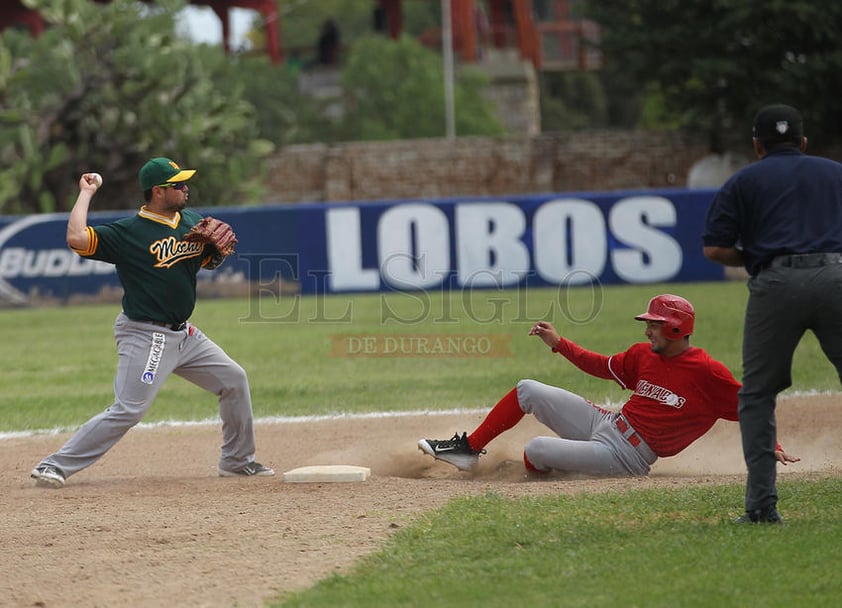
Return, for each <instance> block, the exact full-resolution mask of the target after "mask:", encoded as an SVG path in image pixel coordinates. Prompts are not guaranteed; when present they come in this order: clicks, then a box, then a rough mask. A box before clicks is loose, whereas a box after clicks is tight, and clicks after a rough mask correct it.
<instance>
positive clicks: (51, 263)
mask: <svg viewBox="0 0 842 608" xmlns="http://www.w3.org/2000/svg"><path fill="white" fill-rule="evenodd" d="M713 193H714V191H712V190H646V191H633V192H614V193H575V194H547V195H540V196H510V197H499V198H493V199H492V198H469V197H464V198H454V199H437V200H430V201H425V200H413V201H405V200H402V201H379V202H364V203H331V204H295V205H267V206H261V207H247V208H213V209H198V211H200V212H202V213H205V214H212V215H214V217H218V218H220V219H222V220H223V221H226V222H228V223H230V224H231V225H232V227H233V228H234V230H235V232H236V233H237V237H238V239H239V243H238V245H237V253H236V254H235V255H234V256H232V258H230V259H229V260H228V261H226V263H225V264H224V265H223V266H222V267H221V268H220V269H219V270H217V271H214V272H210V271H202V272H201V273H200V275H199V280H200V282H201V281H205V282H213V281H229V282H231V281H237V280H239V281H242V282H245V283H248V284H251V285H256V286H258V287H259V286H260V285H270V284H276V283H278V282H279V281H281V282H285V283H286V284H289V285H294V286H295V289H296V290H297V291H299V292H301V293H304V294H326V293H350V292H357V293H359V292H378V291H416V290H440V289H466V288H479V289H485V288H487V289H504V288H509V287H515V286H519V285H527V286H557V285H570V286H576V285H587V284H592V283H595V282H599V283H604V284H617V283H633V284H644V283H661V282H692V281H711V280H721V279H722V278H723V277H724V274H723V271H722V268H721V267H720V266H718V265H716V264H713V263H711V262H709V261H707V260H706V259H705V258H704V257H703V255H702V242H701V231H702V226H703V224H704V218H705V213H706V211H707V207H708V204H709V202H710V200H711V198H712V196H713ZM129 213H130V212H129V211H122V212H95V213H91V214H90V215H89V218H88V221H89V224H91V225H96V224H100V223H105V222H110V221H114V220H116V219H119V218H121V217H125V216H126V215H128V214H129ZM67 217H68V216H67V214H46V215H32V216H23V217H0V301H2V302H5V303H11V304H26V303H28V302H30V301H32V300H33V299H35V298H37V297H44V298H53V299H57V300H60V301H67V300H69V299H71V298H73V297H74V296H83V295H93V294H97V293H102V292H103V291H108V290H109V289H111V290H113V289H119V282H118V280H117V275H116V273H115V272H114V268H113V266H111V265H109V264H105V263H102V262H96V261H93V260H87V259H83V258H80V257H79V256H77V255H76V254H75V253H73V252H71V251H70V250H68V249H67V247H66V245H65V243H64V233H65V228H66V224H67Z"/></svg>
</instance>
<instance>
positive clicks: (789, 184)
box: [702, 105, 842, 524]
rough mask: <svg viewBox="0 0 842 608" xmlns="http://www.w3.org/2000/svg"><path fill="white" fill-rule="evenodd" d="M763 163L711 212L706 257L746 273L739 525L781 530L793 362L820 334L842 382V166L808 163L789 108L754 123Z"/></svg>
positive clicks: (766, 111)
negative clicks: (808, 334)
mask: <svg viewBox="0 0 842 608" xmlns="http://www.w3.org/2000/svg"><path fill="white" fill-rule="evenodd" d="M753 142H754V151H755V153H756V154H757V158H758V159H759V161H758V162H755V163H752V164H750V165H748V166H746V167H743V168H742V169H740V170H739V171H737V172H736V173H735V174H734V175H733V176H732V177H731V178H730V179H729V180H728V181H727V182H726V183H725V184H724V185H723V186H722V188H721V190H720V191H719V192H718V193H717V194H716V196H715V198H714V199H713V202H712V203H711V206H710V209H708V214H707V220H706V223H705V229H704V233H703V235H702V240H703V243H704V255H705V257H707V258H708V259H710V260H712V261H714V262H718V263H720V264H724V265H726V266H745V268H746V270H747V271H748V273H749V275H751V276H750V278H749V281H748V290H749V299H748V305H747V307H746V315H745V326H744V331H743V386H742V389H740V392H739V418H740V432H741V434H742V442H743V454H744V456H745V461H746V467H747V469H748V479H747V483H746V498H745V507H746V512H745V514H744V515H743V516H742V517H740V518H739V519H738V520H737V521H738V522H739V523H749V522H750V523H772V524H779V523H781V516H780V514H779V513H778V510H777V502H778V493H777V488H776V486H775V478H776V462H777V461H776V459H775V440H776V429H775V402H776V398H777V395H778V393H780V392H781V391H782V390H784V389H786V388H788V387H789V386H791V385H792V377H791V373H792V356H793V353H794V352H795V348H796V346H798V343H799V341H800V340H801V337H802V336H803V335H804V332H805V331H806V330H808V329H809V330H812V331H813V333H814V334H815V335H816V337H817V338H818V340H819V343H820V344H821V348H822V350H823V351H824V354H825V356H827V358H828V359H829V360H830V362H831V363H833V365H834V366H835V367H836V371H837V372H838V373H839V376H840V380H842V293H840V290H842V164H839V163H837V162H834V161H831V160H829V159H826V158H820V157H816V156H807V155H806V154H805V153H804V152H805V150H806V149H807V138H806V137H804V132H803V121H802V118H801V114H800V113H799V112H798V110H796V109H795V108H793V107H791V106H787V105H770V106H765V107H763V108H761V109H760V111H759V112H758V113H757V115H756V117H755V119H754V129H753Z"/></svg>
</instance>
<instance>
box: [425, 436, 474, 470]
mask: <svg viewBox="0 0 842 608" xmlns="http://www.w3.org/2000/svg"><path fill="white" fill-rule="evenodd" d="M418 449H419V450H421V451H422V452H424V453H425V454H428V455H429V456H432V457H433V458H435V459H436V460H441V461H443V462H446V463H448V464H452V465H453V466H454V467H456V468H457V469H459V470H461V471H470V470H471V469H473V468H474V466H476V464H477V462H478V461H479V456H480V454H485V450H474V449H473V448H471V446H470V444H469V443H468V434H467V433H462V435H461V436H460V435H459V433H456V434H455V435H453V437H452V438H450V439H444V440H442V439H420V440H419V441H418Z"/></svg>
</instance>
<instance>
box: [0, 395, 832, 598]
mask: <svg viewBox="0 0 842 608" xmlns="http://www.w3.org/2000/svg"><path fill="white" fill-rule="evenodd" d="M481 419H482V413H468V414H451V415H440V414H436V413H430V414H426V415H423V416H401V417H382V418H376V417H372V418H350V417H349V418H339V419H332V420H323V421H308V422H289V423H283V424H259V425H258V426H257V440H258V454H257V457H258V460H260V461H261V462H264V463H266V464H269V465H271V466H273V467H274V468H275V470H276V471H277V473H278V475H277V476H276V477H272V478H250V479H230V478H220V477H218V476H217V474H216V470H215V466H216V459H217V456H218V447H219V444H220V441H221V438H220V431H219V426H218V425H207V426H178V427H157V428H137V429H133V430H132V431H131V432H130V433H129V434H128V435H127V436H126V437H125V438H124V439H123V440H122V441H121V442H120V443H118V444H117V446H116V447H115V448H114V449H112V450H111V451H110V452H109V453H108V454H106V456H105V457H104V458H103V459H102V460H101V461H100V462H99V463H97V464H96V465H94V466H93V467H91V468H89V469H87V470H85V471H83V472H81V473H79V474H78V475H76V476H74V477H72V478H70V480H68V483H67V486H66V487H65V488H63V489H61V490H45V489H40V488H35V487H34V486H33V482H32V480H31V479H29V472H30V470H31V469H32V467H33V466H34V465H35V464H36V463H37V462H38V460H40V458H42V457H43V456H44V455H46V454H47V453H49V452H52V451H54V450H55V449H57V448H58V447H59V446H60V445H61V444H62V443H63V442H64V441H65V440H66V439H67V437H68V436H67V435H64V434H63V435H37V436H33V437H23V438H12V439H4V440H0V512H2V514H3V517H2V518H1V519H0V546H2V547H3V559H2V565H0V605H2V606H27V607H31V606H40V607H45V608H57V607H71V606H73V607H79V606H116V605H123V606H132V607H156V608H157V607H159V606H203V607H223V606H225V607H228V606H235V605H236V606H262V605H264V602H266V601H267V600H270V599H272V598H275V597H277V596H278V595H281V594H283V593H285V592H289V591H294V590H299V589H304V588H307V587H308V586H311V585H313V584H314V583H315V582H317V581H318V580H319V579H321V578H324V577H326V576H329V575H330V574H332V573H334V572H345V571H347V570H348V569H349V568H350V567H351V566H352V565H353V564H354V563H355V562H356V561H357V560H358V559H359V558H360V557H361V556H363V555H366V554H368V553H371V552H374V551H376V550H377V549H378V548H380V547H381V546H382V544H383V542H384V541H385V540H386V539H387V538H388V537H389V536H390V535H391V534H393V533H394V532H395V530H398V529H401V528H403V527H405V526H407V525H410V524H411V523H412V522H413V520H414V519H415V518H416V517H417V516H418V515H419V514H421V513H423V512H424V511H428V510H431V509H435V508H437V507H439V506H441V505H443V504H445V503H446V502H447V501H448V500H450V499H451V498H453V497H456V496H464V495H481V494H485V493H487V492H490V491H493V492H495V493H496V494H498V495H502V496H511V497H521V496H535V495H547V494H559V493H575V492H587V491H591V492H594V491H621V490H626V489H631V488H653V487H655V488H657V487H674V486H677V485H693V484H695V485H699V484H714V483H723V482H730V481H736V482H740V483H741V482H743V481H744V465H743V461H742V455H741V451H740V440H739V430H738V427H737V424H736V423H726V422H722V421H720V422H719V423H717V425H716V426H715V427H714V428H713V429H712V430H711V432H710V433H708V435H706V436H705V437H703V438H702V439H700V440H699V441H697V442H696V443H695V444H694V445H692V446H690V448H689V449H687V450H686V451H685V452H683V453H682V454H680V455H678V456H676V457H673V458H666V459H661V460H659V461H658V462H657V463H656V464H655V466H654V467H653V470H652V474H651V475H650V476H649V477H648V478H642V479H572V478H555V479H550V480H542V481H528V480H525V478H524V471H523V466H522V464H521V460H520V458H521V453H522V448H523V445H524V444H525V443H526V441H528V440H529V438H531V437H533V436H536V435H546V434H549V432H548V430H547V429H546V428H545V427H543V426H541V425H540V424H538V423H536V422H535V421H534V420H533V419H532V418H526V419H524V421H523V423H521V424H520V425H519V426H518V427H516V428H515V429H513V430H512V431H510V432H508V433H506V434H504V435H503V436H501V437H499V438H498V439H497V440H495V441H494V442H492V443H491V444H490V445H489V446H488V454H487V455H486V456H483V457H482V458H481V459H480V465H479V467H478V470H477V471H475V472H473V473H461V472H459V471H457V470H456V469H454V468H453V467H451V466H449V465H447V464H444V463H439V462H435V461H434V460H433V459H431V458H430V457H428V456H425V455H423V454H422V453H421V452H419V451H418V450H417V449H416V442H417V440H418V439H419V438H422V437H431V438H448V437H450V436H451V435H452V434H453V433H454V432H455V431H460V432H461V431H469V430H472V429H473V428H474V426H475V425H476V424H477V423H478V422H479V421H480V420H481ZM778 432H779V437H780V440H781V442H782V443H783V444H784V446H785V448H786V449H787V451H789V452H790V453H792V454H795V455H797V456H800V457H801V458H802V461H801V462H799V463H796V464H792V465H789V466H786V467H783V466H781V467H780V475H781V478H794V477H814V476H839V475H840V474H842V473H840V466H842V442H840V441H839V437H840V433H842V398H840V395H818V396H812V397H800V398H790V399H785V400H781V401H780V403H779V405H778ZM314 464H353V465H361V466H365V467H369V468H370V469H371V478H370V479H369V480H368V481H365V482H359V483H332V484H327V483H315V484H289V483H284V482H283V481H282V473H283V472H284V471H286V470H289V469H293V468H296V467H301V466H307V465H314ZM739 511H740V505H738V504H735V505H734V510H733V513H730V514H723V515H724V516H736V515H738V514H739ZM784 516H786V512H785V509H784Z"/></svg>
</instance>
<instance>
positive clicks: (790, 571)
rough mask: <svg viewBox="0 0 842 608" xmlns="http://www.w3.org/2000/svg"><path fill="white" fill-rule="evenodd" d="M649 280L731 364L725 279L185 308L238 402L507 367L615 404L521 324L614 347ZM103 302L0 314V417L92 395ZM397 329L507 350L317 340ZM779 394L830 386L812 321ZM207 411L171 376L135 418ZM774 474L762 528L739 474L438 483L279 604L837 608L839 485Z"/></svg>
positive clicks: (485, 396) (309, 410) (207, 415)
mask: <svg viewBox="0 0 842 608" xmlns="http://www.w3.org/2000/svg"><path fill="white" fill-rule="evenodd" d="M662 292H673V293H678V294H680V295H683V296H685V297H687V298H688V299H689V300H690V301H692V302H693V303H694V305H695V306H696V310H697V323H696V332H695V335H694V336H693V343H694V344H696V345H699V346H702V347H704V348H705V349H706V350H708V352H710V353H711V354H712V355H713V356H714V357H716V358H718V359H720V360H722V361H723V362H724V363H725V364H726V365H728V366H729V367H730V369H731V370H732V371H733V372H734V374H735V376H736V377H737V378H739V377H740V342H741V336H742V318H743V311H744V307H745V301H746V297H747V295H746V289H745V286H744V285H743V284H742V283H740V282H733V283H726V282H723V283H709V284H683V285H647V286H612V287H605V288H601V289H598V290H592V289H590V288H575V289H569V290H556V289H532V290H529V291H528V292H527V291H517V290H515V291H506V292H493V291H477V292H473V293H469V294H463V293H446V294H441V293H435V294H431V295H429V296H427V295H401V294H389V295H361V296H331V297H286V296H285V297H283V298H281V299H279V300H276V299H272V298H264V299H255V298H252V299H240V300H237V299H233V300H200V302H199V305H198V307H197V309H196V313H195V314H194V317H193V321H194V322H195V323H196V324H197V325H198V326H200V327H201V328H202V329H203V330H204V331H205V333H207V334H208V335H209V336H211V337H212V338H213V339H214V340H215V341H216V342H217V343H218V344H220V345H221V346H222V347H223V348H224V349H225V350H226V351H227V352H228V353H229V354H230V355H231V356H232V357H233V358H234V359H236V360H237V361H238V362H239V363H240V364H242V365H243V367H244V368H245V369H246V370H247V372H248V374H249V380H250V383H251V387H252V393H253V397H254V409H255V413H256V415H257V416H299V415H323V414H335V413H344V412H370V411H397V410H416V409H430V410H435V409H449V408H461V407H471V408H473V407H490V406H491V405H493V404H494V403H495V402H496V401H497V399H498V398H499V397H500V396H501V395H502V394H504V393H505V392H506V391H508V390H509V389H510V388H511V387H512V386H513V385H514V384H515V383H516V382H517V380H519V379H520V378H535V379H538V380H541V381H544V382H548V383H551V384H556V385H561V386H564V387H565V388H567V389H569V390H572V391H574V392H577V393H580V394H582V395H584V396H586V397H588V398H590V399H592V400H594V401H596V402H603V403H604V402H611V403H621V402H622V401H623V400H624V398H625V397H626V396H627V393H625V392H624V391H621V390H620V389H619V388H618V387H617V386H616V385H615V384H613V383H611V382H607V381H604V380H598V379H595V378H590V377H588V376H585V375H584V374H582V373H581V372H579V371H577V370H576V369H575V368H574V367H573V366H572V365H571V364H570V363H568V362H567V361H565V360H564V359H563V358H561V357H559V356H557V355H552V354H551V353H550V352H549V349H548V348H547V347H546V346H544V345H543V343H542V342H540V341H539V340H538V339H536V338H531V337H528V336H527V335H526V333H527V330H528V329H529V327H530V326H531V325H532V324H533V323H534V322H535V321H536V320H538V319H547V320H550V321H552V322H553V323H554V324H555V325H556V327H557V329H558V330H559V331H560V332H561V333H562V334H563V335H565V336H567V337H569V338H571V339H573V340H575V341H577V342H579V343H580V344H582V345H583V346H584V347H586V348H589V349H591V350H595V351H598V352H603V353H606V354H607V353H614V352H619V351H621V350H624V349H626V348H627V347H628V346H629V345H630V344H632V343H634V342H638V341H642V340H643V339H644V337H643V325H642V324H641V323H639V322H636V321H634V320H633V317H634V315H636V314H638V313H640V312H642V311H643V310H645V308H646V304H647V302H648V300H649V298H650V297H651V296H653V295H655V294H657V293H662ZM117 312H118V307H117V306H116V305H102V306H84V307H62V308H47V309H26V310H2V311H0V327H2V335H3V338H4V345H5V348H3V349H1V350H0V366H2V370H3V390H2V392H0V432H10V431H25V430H39V429H53V428H56V427H66V428H72V427H75V426H77V425H79V424H81V423H82V422H84V421H85V420H87V419H88V418H89V417H90V416H91V415H93V414H94V413H96V412H99V411H100V410H102V409H103V408H105V407H106V406H107V405H109V404H110V402H111V399H112V392H111V383H112V380H113V374H114V371H115V369H116V352H115V348H114V343H113V337H112V332H111V325H112V323H113V320H114V317H115V315H116V314H117ZM408 334H446V335H452V334H483V335H504V336H509V337H510V347H511V352H512V354H511V356H509V357H499V358H491V357H477V358H457V359H431V358H412V357H386V358H359V357H336V356H331V354H330V352H331V340H332V338H335V337H336V336H340V337H341V336H348V335H370V336H373V335H380V336H383V335H387V336H395V335H408ZM791 390H798V391H808V390H821V391H838V390H839V380H838V377H837V375H836V372H835V370H834V369H833V368H832V366H831V365H830V364H829V363H828V362H827V360H826V359H825V358H824V356H823V355H822V353H821V351H820V349H819V347H818V345H817V342H816V340H815V338H813V337H812V335H808V336H806V337H805V339H804V340H803V341H802V343H801V345H800V346H799V348H798V351H797V352H796V356H795V363H794V369H793V387H792V389H791ZM216 412H217V406H216V403H215V399H214V398H213V396H212V395H209V394H207V393H204V392H203V391H201V390H199V389H197V388H195V387H193V386H192V385H190V384H188V383H187V382H185V381H183V380H181V379H180V378H177V377H173V378H171V379H169V380H168V381H167V384H166V385H165V387H164V389H163V390H162V391H161V393H160V394H159V397H158V399H157V400H156V402H155V404H154V405H153V407H152V408H151V410H150V412H149V414H148V415H147V417H146V421H158V420H170V419H176V420H205V419H213V418H215V417H216V415H217V414H216ZM779 488H780V491H781V496H782V502H781V509H782V511H783V513H784V517H785V519H786V522H787V523H786V525H785V526H784V527H782V528H780V529H778V528H757V527H752V526H749V527H737V526H734V525H732V524H731V523H730V521H729V520H730V518H732V517H734V516H735V515H737V514H739V509H740V505H741V504H742V500H743V496H742V492H743V488H742V486H739V485H727V486H720V487H708V488H699V487H693V488H676V489H670V490H646V491H631V492H622V493H619V492H606V493H601V494H576V495H569V496H547V497H544V498H539V499H535V498H528V499H520V500H512V499H507V498H502V497H500V496H496V495H494V494H489V495H486V496H484V497H479V498H457V499H454V500H453V501H451V502H450V503H449V504H448V505H447V506H446V507H445V508H443V509H440V510H438V511H434V512H431V513H429V514H427V515H424V516H422V517H421V518H420V519H418V520H416V521H415V523H413V524H411V525H410V526H409V527H407V528H405V529H403V530H401V531H399V532H398V533H397V534H396V535H395V536H394V537H392V538H391V539H390V541H389V542H388V543H387V546H386V547H385V548H384V549H383V550H382V551H380V552H378V553H376V554H374V555H371V556H369V557H367V558H365V559H364V560H362V561H361V562H360V563H359V564H358V566H357V567H356V568H355V569H354V570H353V571H352V572H351V573H349V574H348V575H347V576H333V577H331V578H329V579H326V580H324V581H322V582H321V583H319V584H317V585H316V586H315V587H314V588H313V589H310V590H308V591H305V592H303V593H300V594H295V595H292V596H290V597H288V598H283V599H284V600H286V601H285V602H283V604H282V605H283V606H285V607H292V606H316V607H320V606H325V607H328V606H330V607H333V606H366V607H369V606H384V607H385V606H389V607H394V606H422V605H423V606H428V605H431V604H432V605H441V606H482V607H483V608H486V607H494V606H501V607H502V606H505V607H507V608H508V607H510V606H583V607H585V606H586V607H593V606H606V607H607V606H624V607H625V606H629V607H632V606H647V607H650V606H651V607H660V606H663V607H665V608H666V607H670V608H672V607H676V606H680V607H691V608H692V607H696V606H699V607H707V606H715V607H722V606H725V607H729V606H734V607H743V606H763V607H764V608H774V607H777V606H781V607H784V606H786V607H787V608H792V607H796V608H800V607H802V606H803V607H813V606H833V605H837V604H838V603H839V596H840V592H841V591H842V583H840V582H839V581H840V580H842V579H840V578H839V576H838V571H839V565H840V563H842V542H841V541H842V517H840V516H842V503H840V501H839V496H840V494H842V481H840V480H838V479H827V480H812V481H786V482H782V483H781V484H780V486H779ZM279 601H281V600H279ZM276 605H281V604H276Z"/></svg>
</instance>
